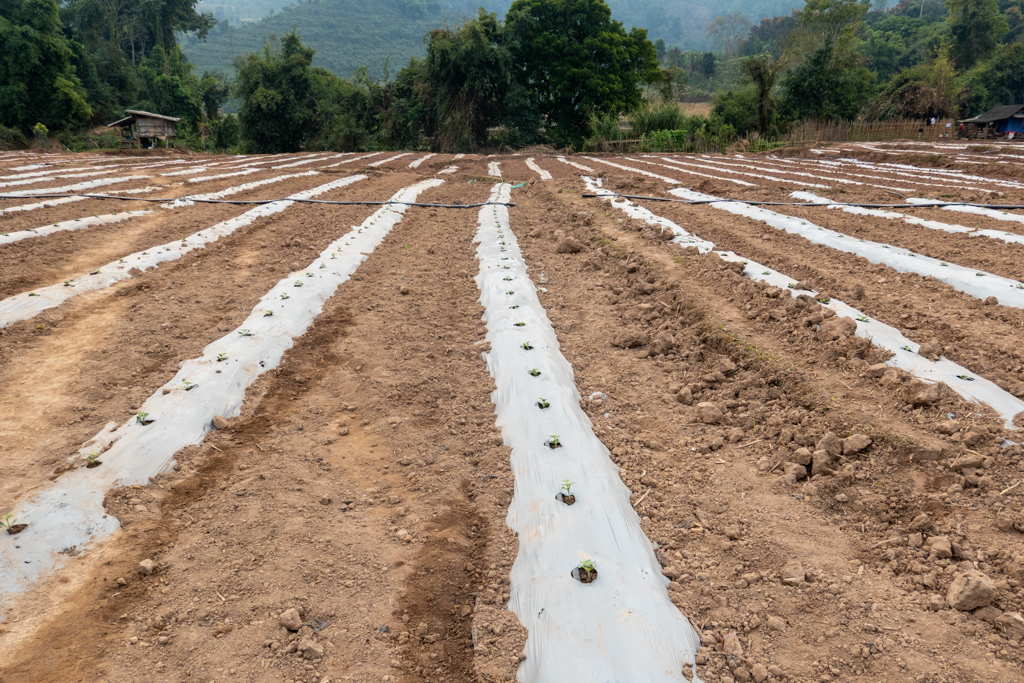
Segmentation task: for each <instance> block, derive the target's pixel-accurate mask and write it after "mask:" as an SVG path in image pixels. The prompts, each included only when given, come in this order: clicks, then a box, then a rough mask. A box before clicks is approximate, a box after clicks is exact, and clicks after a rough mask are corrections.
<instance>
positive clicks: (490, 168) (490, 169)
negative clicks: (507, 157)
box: [487, 161, 501, 178]
mask: <svg viewBox="0 0 1024 683" xmlns="http://www.w3.org/2000/svg"><path fill="white" fill-rule="evenodd" d="M500 165H501V162H500V161H490V162H488V163H487V175H489V176H491V177H492V178H500V177H501V168H500Z"/></svg>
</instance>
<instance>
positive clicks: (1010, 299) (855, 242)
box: [669, 188, 1024, 308]
mask: <svg viewBox="0 0 1024 683" xmlns="http://www.w3.org/2000/svg"><path fill="white" fill-rule="evenodd" d="M669 194H672V195H675V196H677V197H679V198H681V199H687V200H690V201H694V200H699V201H707V200H711V203H710V204H707V206H710V207H712V208H715V209H721V210H724V211H728V212H729V213H734V214H737V215H739V216H745V217H746V218H752V219H754V220H757V221H763V222H764V223H766V224H768V225H770V226H771V227H773V228H775V229H776V230H782V231H783V232H788V233H792V234H794V235H799V236H801V237H803V238H804V239H806V240H808V241H809V242H812V243H814V244H821V245H823V246H826V247H830V248H832V249H836V250H838V251H845V252H846V253H848V254H854V255H856V256H860V257H863V258H866V259H867V260H868V261H870V262H872V263H880V264H882V265H885V266H888V267H890V268H892V269H893V270H896V271H898V272H901V273H916V274H918V275H920V276H922V277H927V276H929V275H930V276H932V277H933V278H935V279H936V280H939V281H940V282H944V283H946V284H947V285H949V286H950V287H952V288H953V289H955V290H957V291H960V292H963V293H965V294H969V295H971V296H973V297H976V298H978V299H987V298H988V297H990V296H994V297H996V299H998V301H999V303H1000V304H1003V305H1004V306H1013V307H1014V308H1024V284H1022V283H1020V282H1017V281H1016V280H1010V279H1009V278H1005V277H1000V276H999V275H993V274H992V273H987V272H983V271H978V270H973V269H971V268H964V267H963V266H958V265H955V264H952V263H947V262H945V261H939V260H937V259H933V258H931V257H930V256H924V255H922V254H917V253H914V252H910V251H908V250H906V249H902V248H899V249H898V248H896V247H893V246H890V245H888V244H882V243H879V242H869V241H867V240H861V239H858V238H856V237H850V236H849V235H844V234H842V233H839V232H835V231H834V230H827V229H825V228H822V227H821V226H818V225H815V224H814V223H811V222H810V221H807V220H804V219H802V218H794V217H793V216H786V215H785V214H781V213H776V212H774V211H769V210H768V209H761V208H758V207H756V206H751V205H749V204H744V203H743V202H735V201H733V202H729V201H722V200H721V199H720V198H719V197H713V196H712V195H709V194H704V193H703V192H694V191H693V190H688V189H686V188H676V189H673V190H669ZM943 264H945V265H943Z"/></svg>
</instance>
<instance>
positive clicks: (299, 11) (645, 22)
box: [181, 0, 802, 78]
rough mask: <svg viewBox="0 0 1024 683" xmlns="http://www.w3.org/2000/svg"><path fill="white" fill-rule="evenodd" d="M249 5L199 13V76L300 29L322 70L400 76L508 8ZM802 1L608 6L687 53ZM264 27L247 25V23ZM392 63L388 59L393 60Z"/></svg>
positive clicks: (330, 0) (464, 0) (412, 3)
mask: <svg viewBox="0 0 1024 683" xmlns="http://www.w3.org/2000/svg"><path fill="white" fill-rule="evenodd" d="M274 2H275V0H245V1H244V2H240V3H237V4H221V3H217V4H208V3H200V4H199V6H200V7H201V8H202V9H203V10H205V11H210V12H211V13H212V14H213V16H214V18H216V19H217V20H218V24H217V26H216V27H215V28H214V29H212V30H211V31H210V34H209V36H207V37H206V38H205V39H199V38H198V37H196V36H194V35H183V36H181V41H182V48H183V50H184V52H185V54H186V55H187V56H188V58H189V59H190V60H191V61H192V62H193V63H194V64H195V65H196V68H197V70H198V71H215V70H220V71H224V72H228V71H230V70H231V65H232V59H233V58H234V57H235V55H238V54H245V53H247V52H255V51H257V50H259V49H260V47H261V46H262V45H263V41H264V40H265V39H266V38H267V36H269V35H276V36H283V35H284V34H285V33H287V32H288V31H290V30H291V29H293V28H294V29H295V30H296V31H297V32H298V33H299V35H301V36H302V39H303V42H304V43H305V44H307V45H309V46H310V47H312V48H313V49H315V50H316V55H315V57H314V58H313V63H314V64H315V65H316V66H322V67H323V68H325V69H327V70H329V71H333V72H334V73H336V74H338V75H340V76H343V77H348V76H351V75H352V74H353V73H355V71H356V70H357V69H359V68H360V67H365V68H366V70H367V72H368V73H369V75H370V76H372V77H374V78H382V77H384V76H385V68H384V66H385V62H387V64H388V66H389V68H390V71H391V72H392V73H394V71H396V70H397V69H398V68H401V67H403V66H405V64H406V63H408V61H409V58H410V57H423V56H424V55H425V54H426V44H425V42H424V40H423V36H424V34H425V33H426V32H428V31H430V30H432V29H435V28H442V27H444V26H446V25H447V26H455V25H460V24H462V23H464V22H465V21H467V20H468V19H472V18H473V17H474V16H476V12H477V9H478V7H480V6H482V7H483V8H484V9H485V10H487V11H488V12H494V13H496V14H498V15H499V16H501V15H504V14H505V13H506V12H508V9H509V7H510V6H511V1H510V0H487V1H485V2H473V0H377V1H376V2H374V4H373V9H374V11H372V12H367V11H366V5H365V3H362V2H356V1H355V0H301V1H300V2H292V0H288V3H287V4H284V0H277V2H278V4H276V5H275V4H274ZM801 4H802V0H743V1H741V0H721V1H720V2H710V1H709V0H668V1H664V0H648V1H642V0H610V1H609V2H608V5H609V7H610V8H611V10H612V16H614V17H615V19H616V20H617V21H620V22H622V24H623V25H624V26H625V27H626V29H630V28H633V27H638V28H643V29H646V30H647V34H648V37H649V38H651V40H658V39H661V40H664V41H665V42H666V43H667V44H669V45H673V46H677V47H679V48H680V49H682V50H710V49H712V48H715V47H716V45H717V43H718V42H719V41H718V39H717V37H716V36H714V35H709V34H708V32H707V26H708V25H709V24H710V23H712V22H713V21H714V20H715V19H716V18H717V17H719V16H723V15H730V14H736V15H738V16H740V17H742V19H743V20H742V22H741V23H740V26H741V27H743V28H744V29H746V28H749V27H750V26H752V25H753V24H756V23H757V22H759V21H760V20H761V19H763V18H768V17H774V16H776V15H780V14H789V12H790V11H791V10H792V9H794V8H796V7H799V6H800V5H801ZM253 17H258V18H259V21H255V22H253V21H246V22H244V23H243V22H242V21H241V19H242V18H247V19H250V20H251V19H252V18H253ZM389 58H390V59H389Z"/></svg>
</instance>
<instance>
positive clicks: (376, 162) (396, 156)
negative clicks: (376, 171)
mask: <svg viewBox="0 0 1024 683" xmlns="http://www.w3.org/2000/svg"><path fill="white" fill-rule="evenodd" d="M407 156H409V152H402V153H401V154H396V155H395V156H393V157H388V158H387V159H381V160H380V161H374V162H373V163H371V164H367V166H373V167H377V166H383V165H384V164H386V163H388V162H389V161H394V160H395V159H401V158H402V157H407Z"/></svg>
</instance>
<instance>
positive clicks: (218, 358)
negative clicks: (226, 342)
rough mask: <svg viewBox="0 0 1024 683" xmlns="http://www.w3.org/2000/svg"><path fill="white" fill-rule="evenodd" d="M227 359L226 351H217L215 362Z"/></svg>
mask: <svg viewBox="0 0 1024 683" xmlns="http://www.w3.org/2000/svg"><path fill="white" fill-rule="evenodd" d="M227 359H228V354H226V353H218V354H217V362H218V363H223V362H224V361H226V360H227Z"/></svg>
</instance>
